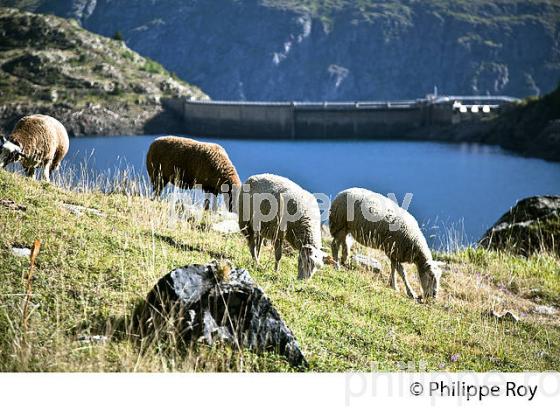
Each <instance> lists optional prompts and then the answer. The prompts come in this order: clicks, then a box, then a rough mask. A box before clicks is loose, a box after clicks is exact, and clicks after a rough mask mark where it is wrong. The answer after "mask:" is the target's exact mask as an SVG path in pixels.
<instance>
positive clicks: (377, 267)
mask: <svg viewBox="0 0 560 410" xmlns="http://www.w3.org/2000/svg"><path fill="white" fill-rule="evenodd" d="M353 259H354V262H356V263H357V264H358V265H360V266H363V267H365V268H366V269H367V270H370V271H372V272H375V273H379V272H381V263H379V261H378V260H377V259H375V258H372V257H371V256H367V255H354V256H353Z"/></svg>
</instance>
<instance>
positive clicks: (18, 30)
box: [0, 8, 207, 135]
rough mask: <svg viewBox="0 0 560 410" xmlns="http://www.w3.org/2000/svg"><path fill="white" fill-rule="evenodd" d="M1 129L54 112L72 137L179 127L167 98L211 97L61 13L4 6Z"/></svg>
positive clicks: (1, 15) (0, 50)
mask: <svg viewBox="0 0 560 410" xmlns="http://www.w3.org/2000/svg"><path fill="white" fill-rule="evenodd" d="M0 85H1V86H0V130H3V131H4V132H5V133H8V132H10V131H11V129H12V127H13V125H14V124H15V123H16V122H17V120H19V119H20V118H21V117H22V116H24V115H27V114H31V113H42V114H48V115H51V116H53V117H55V118H57V119H58V120H60V121H61V122H62V123H63V124H64V126H65V127H66V129H67V131H68V134H69V135H123V134H129V135H130V134H143V133H155V132H175V131H176V130H177V129H178V128H179V126H180V119H177V118H175V117H174V115H173V114H172V113H169V112H167V111H165V109H164V107H163V106H162V104H161V102H160V101H161V99H162V98H167V97H178V96H183V97H187V98H191V99H204V98H207V96H206V95H205V94H204V93H202V92H201V91H200V90H199V89H198V88H196V87H194V86H191V85H189V84H187V83H185V82H183V81H181V80H178V79H176V78H174V77H173V75H172V74H171V73H169V72H168V71H166V70H165V69H164V68H163V67H162V66H161V65H160V64H158V63H156V62H155V61H152V60H150V59H147V58H144V57H142V56H140V55H138V54H137V53H136V52H134V51H132V50H130V49H129V48H128V47H127V46H126V45H125V44H124V43H123V42H122V41H118V40H112V39H109V38H105V37H102V36H100V35H97V34H93V33H90V32H88V31H86V30H84V29H82V28H81V27H79V26H78V24H77V23H76V22H72V21H68V20H65V19H62V18H59V17H55V16H45V15H41V14H33V13H27V12H21V11H19V10H16V9H7V8H0Z"/></svg>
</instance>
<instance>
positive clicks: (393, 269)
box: [389, 261, 399, 290]
mask: <svg viewBox="0 0 560 410" xmlns="http://www.w3.org/2000/svg"><path fill="white" fill-rule="evenodd" d="M389 284H390V285H391V287H392V288H393V289H395V290H399V287H398V285H397V262H395V261H391V279H390V282H389Z"/></svg>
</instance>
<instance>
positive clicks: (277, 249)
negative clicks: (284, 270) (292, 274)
mask: <svg viewBox="0 0 560 410" xmlns="http://www.w3.org/2000/svg"><path fill="white" fill-rule="evenodd" d="M283 241H284V235H283V234H282V233H281V232H279V233H278V237H277V238H276V240H275V241H274V257H275V258H276V263H275V264H274V270H275V271H276V272H278V269H279V268H280V259H282V243H283Z"/></svg>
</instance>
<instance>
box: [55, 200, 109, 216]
mask: <svg viewBox="0 0 560 410" xmlns="http://www.w3.org/2000/svg"><path fill="white" fill-rule="evenodd" d="M62 207H63V208H65V209H66V210H67V211H68V212H70V213H72V214H74V215H76V216H82V214H83V213H84V212H85V213H88V214H91V215H95V216H99V217H101V218H104V217H105V216H106V215H105V214H104V213H103V212H101V211H99V210H98V209H95V208H87V207H85V206H81V205H73V204H64V203H63V204H62Z"/></svg>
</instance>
